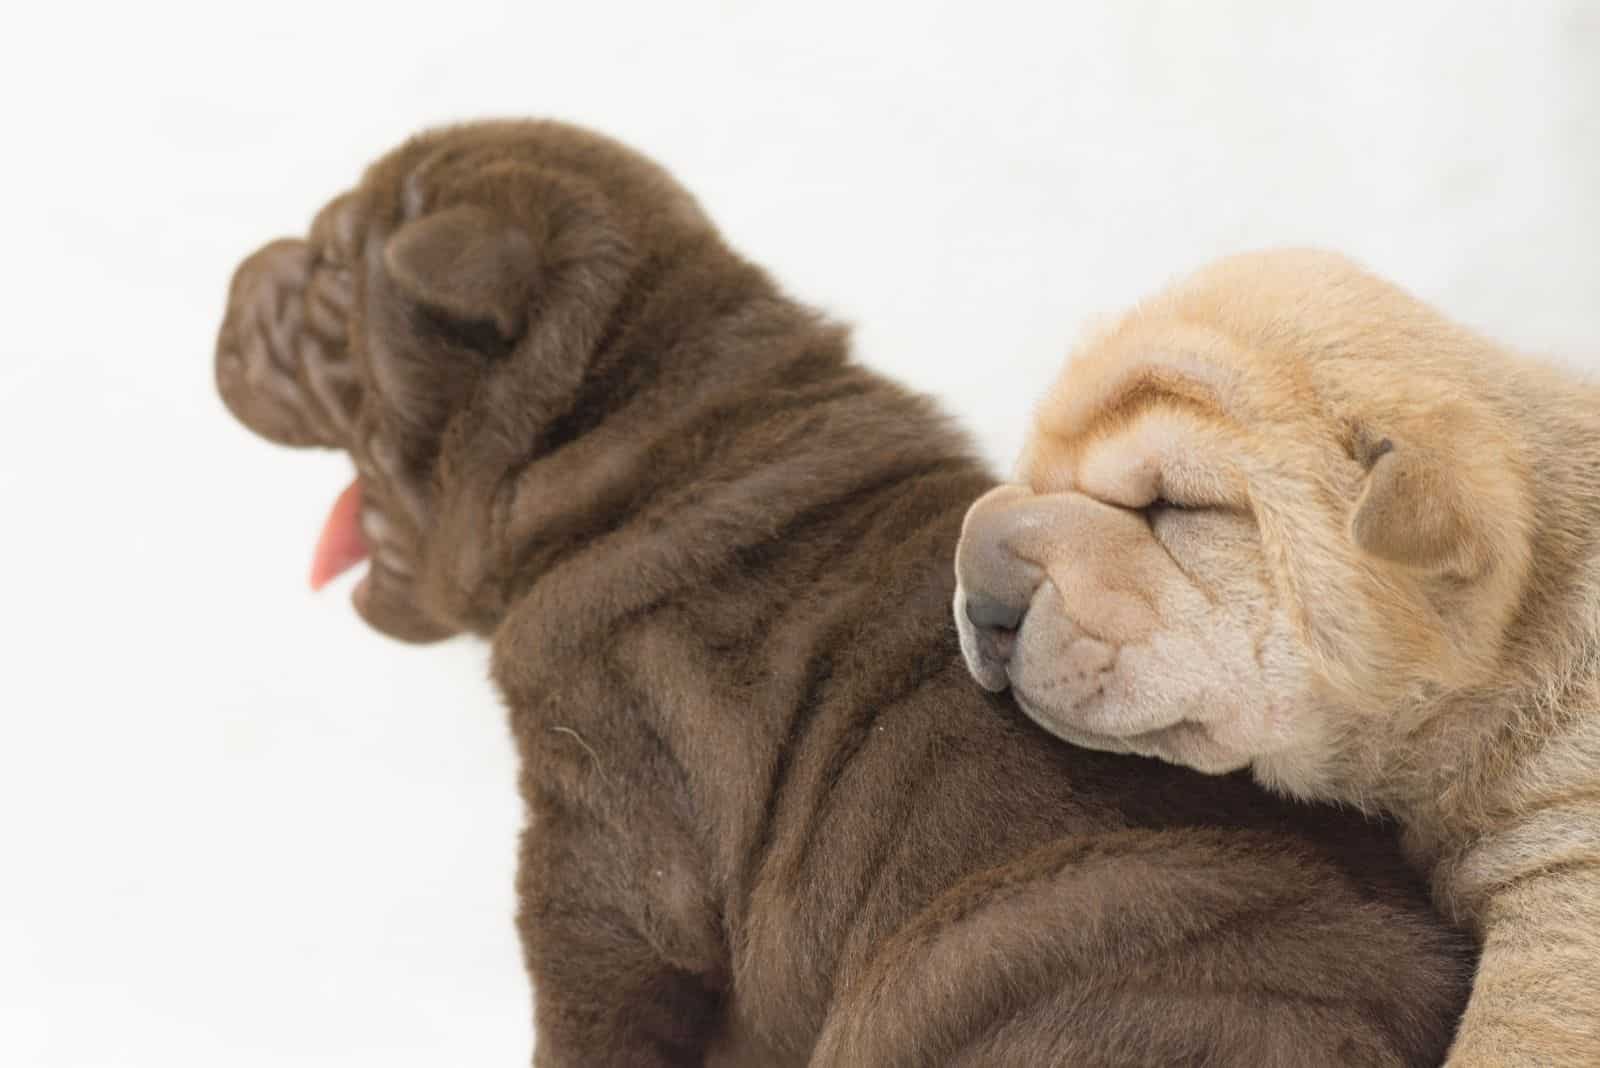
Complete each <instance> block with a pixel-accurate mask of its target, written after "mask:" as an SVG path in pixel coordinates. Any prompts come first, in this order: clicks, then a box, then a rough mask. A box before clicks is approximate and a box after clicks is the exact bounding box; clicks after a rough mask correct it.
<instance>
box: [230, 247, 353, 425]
mask: <svg viewBox="0 0 1600 1068" xmlns="http://www.w3.org/2000/svg"><path fill="white" fill-rule="evenodd" d="M350 294H351V287H350V279H349V272H348V271H347V270H344V269H342V268H339V267H336V266H334V265H331V264H328V263H326V262H324V261H322V260H321V259H320V258H319V256H318V254H317V252H316V251H315V249H314V248H313V247H312V246H311V244H310V243H309V242H306V241H297V240H283V241H274V242H272V243H271V244H269V245H266V246H265V247H263V248H262V249H260V250H259V251H257V252H256V253H254V254H253V255H251V256H250V257H249V258H248V259H246V260H245V261H244V262H243V263H241V264H240V265H239V269H238V270H237V271H235V272H234V275H233V283H232V285H231V286H230V288H229V291H228V311H227V314H226V315H225V316H224V318H223V322H222V328H221V330H220V331H219V333H218V336H217V357H216V373H217V389H218V391H219V392H220V393H221V394H222V400H223V403H224V404H226V405H227V406H228V410H229V411H230V412H232V413H233V414H234V416H235V417H236V418H237V419H238V420H239V421H240V422H242V423H244V425H245V426H247V427H249V428H250V429H251V430H253V431H255V432H256V433H257V434H260V435H261V436H262V437H264V438H267V439H268V440H270V441H275V442H278V443H279V444H282V445H292V446H298V447H305V446H313V445H316V446H324V447H330V448H342V447H347V446H348V445H349V443H350V439H351V433H352V430H351V428H352V427H353V425H354V421H355V410H356V406H357V403H358V401H359V399H360V390H359V388H358V386H357V382H356V376H355V370H354V368H353V367H352V366H351V363H350V359H349V354H348V348H347V345H346V337H347V335H346V329H347V327H346V323H347V321H348V317H349V308H350Z"/></svg>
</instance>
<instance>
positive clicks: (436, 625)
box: [350, 560, 460, 645]
mask: <svg viewBox="0 0 1600 1068" xmlns="http://www.w3.org/2000/svg"><path fill="white" fill-rule="evenodd" d="M350 601H351V603H352V604H354V605H355V609H356V612H357V614H358V615H360V616H361V618H362V619H363V620H365V621H366V623H367V625H368V626H370V627H371V628H372V629H373V630H376V631H378V632H379V633H380V634H385V635H387V636H389V637H391V638H397V639H399V640H400V641H403V642H410V643H412V644H414V645H427V644H430V643H433V642H438V641H443V640H444V639H446V638H451V637H454V636H455V635H456V634H459V633H460V630H459V629H458V628H455V627H450V626H447V625H446V624H443V623H441V622H439V621H438V620H435V619H431V618H429V617H428V616H427V615H425V614H424V613H423V612H422V611H421V610H420V609H419V608H418V607H417V606H416V603H415V601H414V600H413V594H412V591H411V583H410V581H409V579H407V578H406V577H405V576H401V575H397V574H395V573H393V572H391V571H390V570H388V569H387V568H386V567H385V566H384V565H383V563H382V562H381V561H378V560H374V561H372V563H371V564H370V565H369V566H368V569H367V573H366V574H365V575H363V576H361V581H360V582H358V583H356V588H355V590H354V591H353V592H352V593H351V594H350Z"/></svg>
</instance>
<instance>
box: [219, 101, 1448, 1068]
mask: <svg viewBox="0 0 1600 1068" xmlns="http://www.w3.org/2000/svg"><path fill="white" fill-rule="evenodd" d="M217 373H218V379H219V385H220V387H221V389H222V393H223V396H224V397H225V399H226V400H227V402H228V404H229V406H230V407H231V408H232V409H233V411H234V412H235V413H236V414H237V415H238V416H239V417H240V418H241V419H242V420H243V421H244V422H245V423H246V424H248V425H250V426H251V427H252V428H254V429H256V430H258V431H259V432H261V433H264V434H265V435H267V436H268V437H272V438H274V439H276V440H280V441H285V442H288V443H292V444H302V445H303V444H321V445H329V446H335V447H340V448H345V449H348V450H349V451H350V452H351V454H352V456H353V457H354V458H355V460H356V463H357V467H358V469H359V471H360V472H361V482H362V493H363V499H364V512H365V525H366V528H367V530H368V533H369V537H370V538H371V540H372V542H373V551H374V559H373V565H372V569H371V572H370V573H369V575H368V577H367V578H366V579H365V580H364V581H363V583H362V586H361V587H360V589H359V590H358V593H357V597H356V600H357V605H358V608H359V609H360V610H361V612H362V613H363V615H364V616H365V617H366V618H367V619H368V620H369V621H371V622H372V623H373V624H374V625H375V626H376V627H378V628H379V629H380V630H383V631H385V632H387V633H391V634H394V635H397V636H400V637H403V638H409V639H416V640H422V639H431V638H437V637H442V636H444V635H448V634H451V633H456V632H460V631H471V632H475V633H478V634H481V635H484V636H487V637H490V638H491V639H492V640H493V645H494V677H495V680H496V682H497V683H498V684H499V686H500V688H501V690H502V691H503V693H504V695H505V699H506V702H507V704H508V706H509V708H510V713H511V723H512V727H513V730H514V733H515V737H516V740H517V744H518V746H519V748H520V751H521V755H522V758H523V776H522V790H523V793H524V796H525V797H526V800H527V804H528V813H529V826H528V830H527V832H526V834H525V836H524V839H523V846H522V867H521V877H520V881H519V889H520V894H521V902H522V907H521V915H520V918H519V924H520V928H521V931H522V935H523V940H524V944H525V946H526V953H527V962H528V968H529V971H530V973H531V975H532V977H533V982H534V986H535V988H536V1004H537V1020H538V1037H537V1052H536V1056H535V1061H536V1063H537V1064H539V1065H544V1066H548V1068H556V1066H567V1065H626V1066H649V1065H698V1064H716V1065H750V1066H761V1068H765V1066H784V1065H807V1064H809V1065H814V1066H818V1068H821V1066H833V1068H838V1066H870V1068H889V1066H906V1068H921V1066H926V1065H944V1064H957V1065H1026V1066H1029V1068H1034V1066H1043V1065H1074V1066H1080V1065H1145V1064H1211V1065H1252V1066H1255V1065H1285V1066H1291V1065H1292V1066H1296V1068H1299V1066H1306V1065H1320V1064H1328V1065H1332V1064H1341V1065H1342V1064H1384V1065H1388V1064H1394V1065H1429V1064H1434V1063H1436V1062H1437V1060H1438V1059H1439V1057H1440V1056H1441V1055H1442V1053H1443V1051H1444V1049H1445V1047H1446V1044H1447V1042H1448V1039H1449V1036H1450V1032H1451V1028H1452V1026H1453V1024H1454V1021H1455V1018H1456V1014H1457V1012H1458V1010H1459V1008H1460V1005H1461V1003H1462V998H1463V994H1464V989H1465V983H1466V977H1467V973H1468V970H1469V967H1470V965H1469V962H1468V959H1467V955H1466V950H1465V949H1464V948H1463V944H1462V942H1461V940H1460V939H1459V938H1458V937H1457V936H1456V935H1454V934H1453V933H1450V932H1448V931H1446V930H1445V929H1444V928H1443V927H1441V925H1440V924H1439V922H1438V921H1437V920H1436V919H1435V917H1434V916H1433V914H1432V913H1431V912H1430V911H1429V909H1428V907H1427V906H1426V904H1425V903H1424V900H1423V897H1422V896H1421V895H1420V894H1419V892H1418V889H1417V888H1416V887H1415V886H1414V885H1412V883H1411V882H1410V880H1409V878H1408V877H1407V876H1405V875H1404V874H1403V870H1402V866H1401V864H1400V862H1399V860H1398V858H1397V855H1396V852H1395V849H1394V846H1393V844H1392V843H1391V841H1390V838H1389V835H1388V833H1387V831H1386V830H1385V829H1383V828H1377V827H1372V826H1367V825H1363V824H1362V823H1360V822H1359V821H1357V820H1355V819H1353V818H1346V817H1342V816H1340V815H1338V814H1335V813H1331V812H1325V811H1319V810H1311V809H1303V808H1302V809H1292V808H1289V807H1287V806H1285V805H1283V804H1281V803H1278V802H1275V801H1272V800H1269V799H1268V798H1266V797H1264V796H1263V795H1262V794H1260V793H1259V792H1257V791H1256V790H1255V789H1253V788H1252V787H1251V786H1250V785H1249V784H1248V783H1246V782H1243V781H1241V780H1239V779H1238V778H1228V779H1212V778H1204V777H1201V776H1198V775H1195V774H1192V773H1189V772H1185V771H1182V770H1179V769H1176V768H1172V767H1168V766H1165V765H1162V764H1158V763H1154V762H1148V761H1141V760H1135V759H1129V758H1121V757H1113V756H1107V755H1103V754H1099V753H1093V752H1088V751H1084V750H1080V749H1075V748H1072V747H1069V746H1066V745H1063V744H1059V743H1056V742H1054V741H1052V740H1051V739H1050V738H1048V737H1047V736H1046V735H1044V734H1043V733H1042V732H1040V731H1039V730H1037V729H1036V728H1034V727H1032V726H1031V725H1030V724H1029V723H1028V722H1026V721H1025V720H1024V719H1023V717H1021V716H1020V715H1019V714H1018V712H1017V710H1016V709H1015V708H1014V707H1013V705H1012V704H1011V703H1010V701H1009V700H1007V699H1005V698H1003V697H996V696H991V695H987V694H985V693H983V692H982V691H980V690H979V689H978V688H977V687H976V686H974V685H973V684H972V683H971V681H970V680H969V679H968V678H967V677H966V674H965V672H964V670H963V667H962V663H961V659H960V655H959V652H958V649H957V645H956V638H955V633H954V629H953V627H952V625H951V623H950V616H949V605H950V599H951V595H952V591H953V577H952V567H951V558H952V552H953V550H954V547H955V543H956V539H957V536H958V534H959V530H960V523H961V517H962V514H963V512H964V511H965V509H966V507H967V505H968V504H969V503H970V502H971V501H972V500H973V498H975V497H977V496H978V495H979V494H980V493H982V492H983V491H985V490H986V489H988V488H989V487H990V485H991V484H992V482H991V479H990V477H989V475H988V474H987V473H986V472H985V471H984V470H983V469H982V468H981V467H980V465H979V464H978V463H977V462H975V461H974V460H973V458H972V456H971V453H970V451H969V449H968V448H967V446H966V444H965V443H964V442H963V441H962V440H961V438H960V437H959V436H958V435H957V434H956V433H955V432H953V431H952V430H951V428H950V427H949V425H948V424H947V423H946V421H945V420H944V419H943V418H942V417H941V416H940V415H939V413H938V412H937V411H936V410H935V409H934V407H933V406H932V405H931V404H929V403H928V402H927V401H926V400H924V399H922V398H920V397H917V396H915V395H912V394H910V393H908V392H906V391H905V390H903V389H901V388H900V387H898V386H896V385H894V384H892V383H890V382H887V381H885V380H883V379H881V378H879V377H878V376H876V375H874V374H872V373H871V372H869V371H866V370H864V369H862V368H861V367H859V366H856V365H855V364H853V363H851V362H850V360H849V358H848V354H847V344H846V339H845V336H844V334H843V332H842V331H841V330H840V329H838V328H837V327H835V326H832V325H830V324H829V323H827V322H826V321H824V320H822V319H820V318H819V317H818V316H816V315H815V314H813V313H812V312H809V311H807V310H806V309H804V308H802V307H800V306H798V305H796V304H794V303H793V302H791V301H790V300H788V299H786V298H785V297H784V296H782V295H781V294H780V293H779V292H778V291H777V290H776V289H775V287H774V286H773V284H772V283H771V281H770V280H769V279H768V278H767V277H766V276H765V275H764V274H763V273H762V272H761V271H760V270H758V269H756V268H755V267H752V266H751V265H749V264H748V263H746V262H745V261H743V260H741V259H740V258H739V257H738V256H736V255H734V254H733V253H732V252H730V251H729V250H728V249H727V247H726V246H725V245H724V244H723V243H722V241H721V240H720V238H719V237H718V235H717V234H716V232H715V230H714V229H713V228H712V227H711V225H710V224H709V223H708V222H707V220H706V218H705V216H704V215H703V214H702V213H701V211H700V209H699V208H698V206H697V205H696V204H695V203H694V201H693V200H692V198H690V197H689V196H688V194H686V193H685V192H683V191H682V190H681V189H680V188H679V187H678V186H677V185H675V184H674V183H673V182H672V181H671V179H670V178H668V177H667V176H666V175H665V174H664V173H663V172H662V171H661V170H660V169H659V168H657V167H655V166H654V165H653V164H651V163H649V162H648V161H645V160H643V159H641V158H639V157H638V156H637V155H635V154H633V153H631V152H629V151H628V150H626V149H624V148H622V147H621V146H618V145H616V144H614V143H612V142H609V141H606V140H604V139H602V138H599V137H596V136H594V135H592V134H589V133H585V132H583V131H579V130H575V129H572V128H570V127H565V126H560V125H556V124H549V123H498V124H478V125H471V126H464V127H459V128H455V129H449V130H443V131H437V132H434V133H431V134H428V135H426V136H424V137H421V138H418V139H417V140H414V141H412V142H411V143H409V144H407V145H405V146H403V147H402V148H400V149H399V150H397V151H396V152H394V153H392V154H391V155H389V156H387V157H386V158H384V159H383V160H381V161H380V162H378V163H377V164H376V165H375V166H374V167H373V168H372V169H371V170H370V171H369V172H368V174H367V176H366V178H365V179H364V180H363V182H362V183H361V184H360V186H359V187H358V188H357V189H356V190H355V191H354V192H353V193H350V194H347V195H346V196H344V197H341V198H339V199H338V200H336V201H334V202H333V203H332V204H331V205H329V207H328V208H327V209H325V210H324V212H323V213H322V214H321V215H320V216H319V218H318V220H317V222H316V224H315V225H314V226H313V230H312V237H311V240H310V241H309V242H281V243H277V244H274V245H271V246H268V247H267V248H266V249H264V250H263V251H262V252H260V253H257V254H256V256H254V257H252V258H251V259H250V260H248V261H246V263H245V264H244V265H243V266H242V267H241V269H240V272H239V274H238V276H237V277H236V279H235V283H234V290H233V294H232V297H231V300H230V308H229V314H228V319H227V322H226V323H225V324H224V327H223V330H222V336H221V340H220V342H219V349H218V365H217Z"/></svg>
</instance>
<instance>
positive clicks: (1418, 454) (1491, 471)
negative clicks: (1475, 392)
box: [1350, 411, 1526, 578]
mask: <svg viewBox="0 0 1600 1068" xmlns="http://www.w3.org/2000/svg"><path fill="white" fill-rule="evenodd" d="M1422 425H1423V426H1425V427H1426V430H1427V433H1428V436H1429V437H1430V438H1431V439H1432V442H1433V443H1432V444H1428V445H1423V444H1420V443H1418V442H1417V440H1416V438H1415V437H1410V438H1404V439H1401V438H1391V437H1383V438H1376V437H1372V438H1366V439H1365V440H1364V441H1363V442H1362V443H1360V444H1358V446H1357V457H1358V459H1360V460H1361V462H1362V463H1364V464H1365V465H1366V466H1367V483H1366V486H1365V487H1364V489H1363V490H1362V493H1361V496H1360V498H1359V499H1358V500H1357V501H1356V505H1355V510H1354V512H1353V513H1352V515H1351V517H1350V536H1351V537H1352V538H1353V539H1354V541H1355V543H1356V544H1357V545H1358V546H1360V547H1361V548H1362V549H1364V550H1365V551H1367V552H1369V553H1371V554H1372V555H1374V556H1377V557H1379V558H1381V559H1384V560H1388V561H1390V562H1392V563H1396V564H1402V565H1405V566H1407V567H1414V568H1418V569H1421V570H1425V571H1430V572H1434V573H1439V574H1446V573H1448V574H1454V575H1457V576H1459V577H1462V578H1473V577H1476V576H1478V575H1480V574H1482V573H1483V572H1484V571H1485V570H1487V569H1489V568H1491V567H1493V566H1495V564H1496V563H1497V562H1501V561H1504V562H1506V563H1513V562H1516V561H1520V558H1521V557H1522V556H1523V555H1524V553H1525V551H1526V545H1525V540H1526V534H1525V532H1524V529H1523V523H1524V508H1525V504H1524V501H1523V490H1522V479H1521V475H1520V473H1519V472H1518V471H1517V468H1516V466H1515V463H1514V462H1513V461H1512V458H1511V457H1510V456H1509V454H1508V451H1507V449H1506V448H1505V447H1504V441H1503V438H1502V436H1501V435H1499V434H1496V433H1494V432H1493V431H1492V430H1491V429H1490V428H1489V427H1488V426H1487V425H1486V423H1485V422H1484V421H1483V420H1481V419H1478V418H1473V417H1472V415H1470V414H1469V413H1466V412H1462V411H1451V412H1435V413H1432V415H1431V417H1430V418H1429V419H1428V420H1426V422H1425V423H1423V424H1422Z"/></svg>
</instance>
